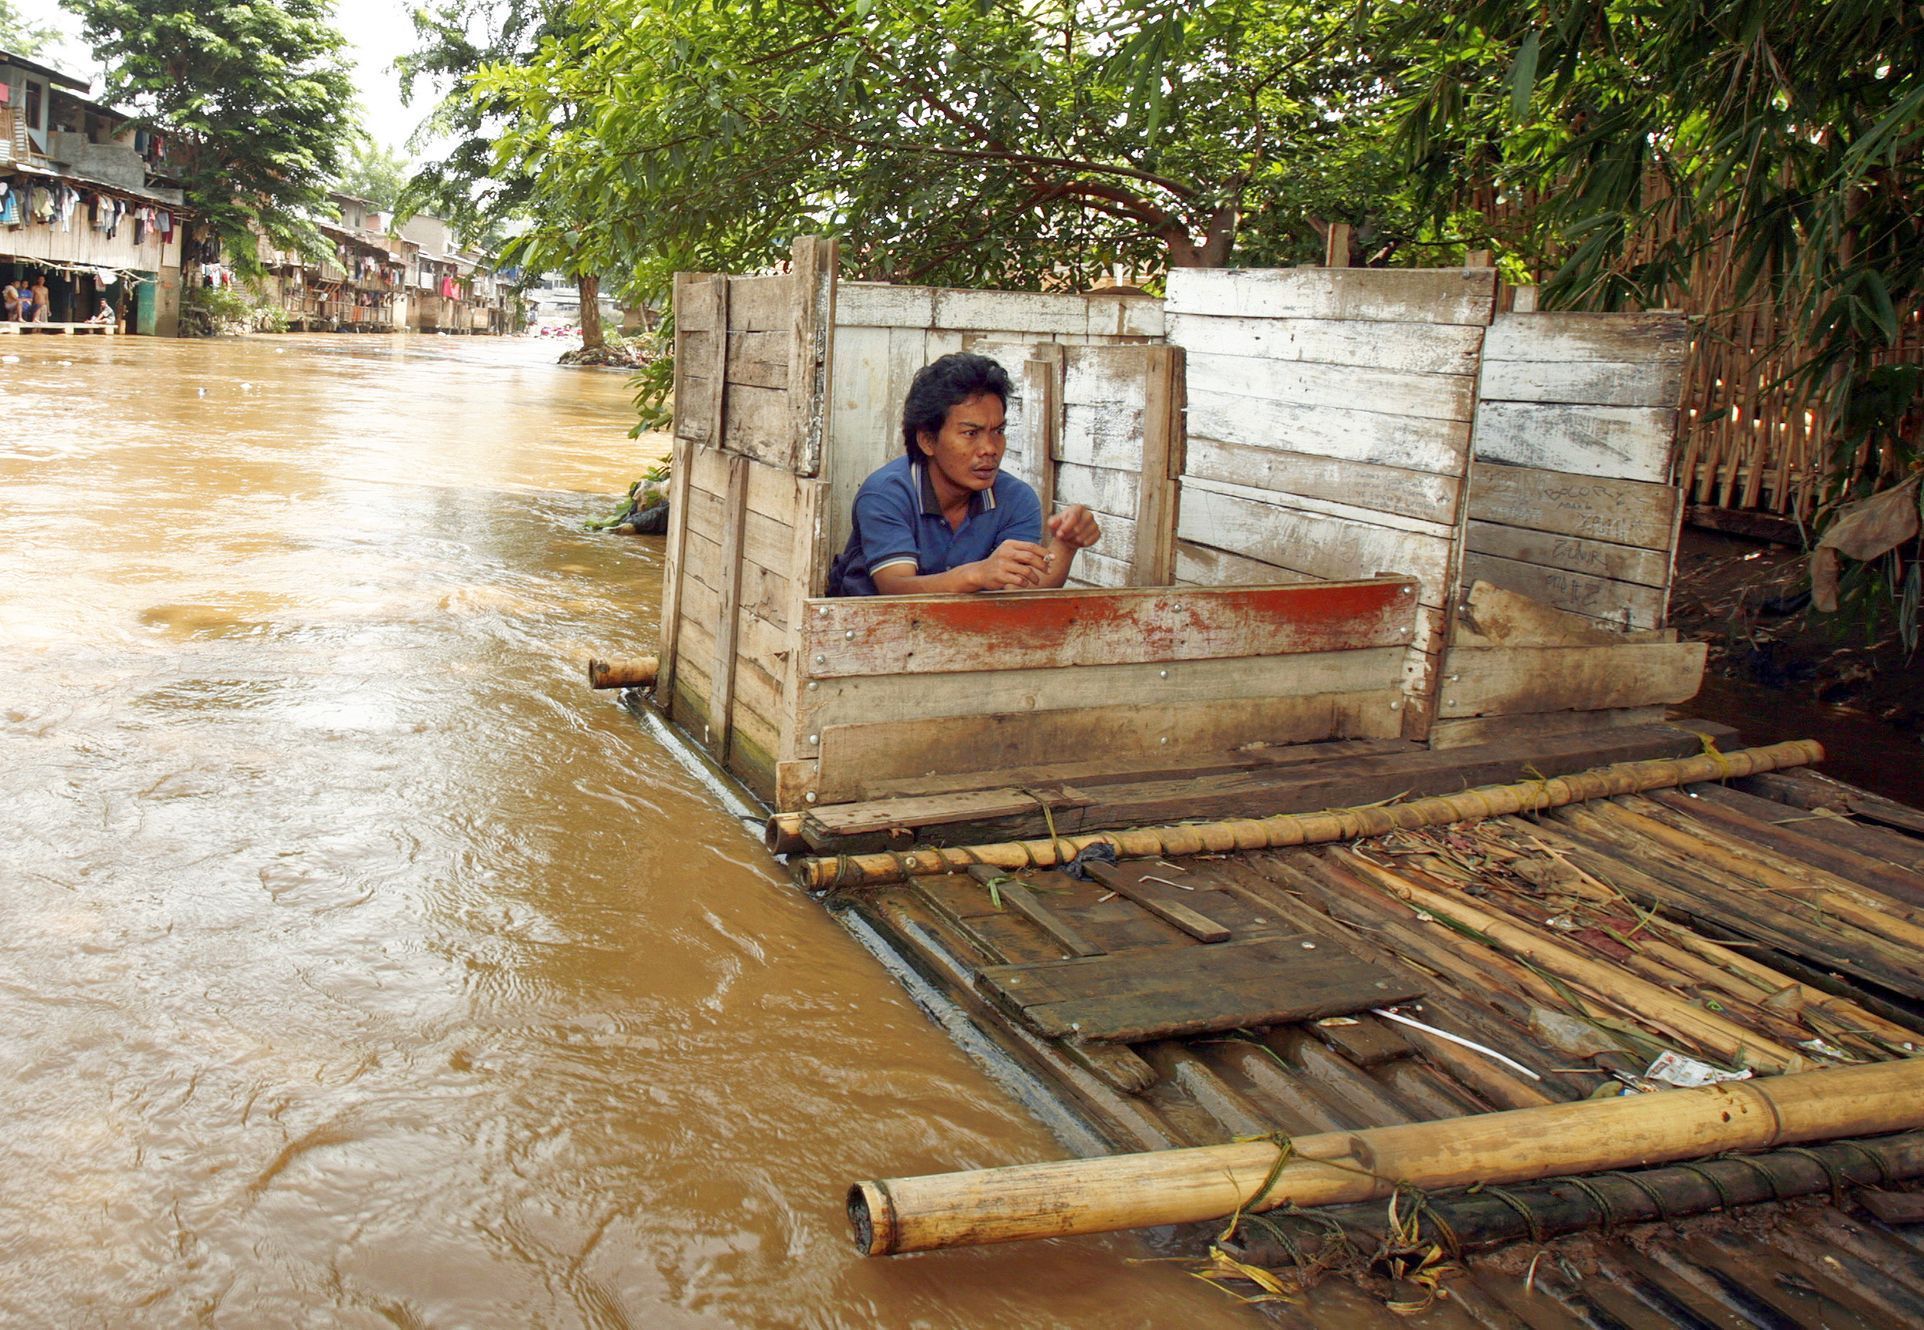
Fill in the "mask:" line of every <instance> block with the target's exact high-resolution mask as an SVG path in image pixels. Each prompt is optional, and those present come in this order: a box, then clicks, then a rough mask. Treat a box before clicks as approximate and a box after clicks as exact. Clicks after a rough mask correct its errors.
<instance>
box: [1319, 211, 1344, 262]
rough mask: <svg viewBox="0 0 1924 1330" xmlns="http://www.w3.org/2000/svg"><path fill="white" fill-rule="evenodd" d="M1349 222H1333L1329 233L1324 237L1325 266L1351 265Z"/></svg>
mask: <svg viewBox="0 0 1924 1330" xmlns="http://www.w3.org/2000/svg"><path fill="white" fill-rule="evenodd" d="M1349 236H1350V226H1349V223H1348V222H1331V223H1330V224H1329V234H1328V235H1326V236H1324V237H1323V266H1324V267H1325V268H1347V267H1349Z"/></svg>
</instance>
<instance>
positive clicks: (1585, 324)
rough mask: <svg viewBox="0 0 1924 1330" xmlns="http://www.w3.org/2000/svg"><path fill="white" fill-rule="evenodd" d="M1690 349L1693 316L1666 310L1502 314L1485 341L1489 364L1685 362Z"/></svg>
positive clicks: (1485, 355) (1676, 363)
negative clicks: (1521, 362) (1646, 312)
mask: <svg viewBox="0 0 1924 1330" xmlns="http://www.w3.org/2000/svg"><path fill="white" fill-rule="evenodd" d="M1689 349H1690V324H1689V320H1688V319H1686V318H1685V317H1684V316H1683V315H1681V314H1677V313H1674V312H1663V311H1658V312H1656V313H1648V314H1591V313H1569V314H1565V313H1555V314H1540V313H1523V312H1518V313H1514V314H1503V315H1499V316H1498V317H1497V319H1496V321H1495V322H1494V323H1492V324H1491V325H1490V331H1489V332H1488V333H1487V334H1485V336H1484V340H1483V358H1484V361H1485V362H1486V363H1487V362H1489V361H1492V360H1498V361H1539V362H1549V361H1563V362H1582V361H1620V362H1626V363H1627V362H1637V363H1644V364H1657V365H1676V366H1681V365H1682V364H1683V363H1684V360H1685V358H1686V356H1687V354H1688V352H1689Z"/></svg>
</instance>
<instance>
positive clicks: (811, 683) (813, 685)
mask: <svg viewBox="0 0 1924 1330" xmlns="http://www.w3.org/2000/svg"><path fill="white" fill-rule="evenodd" d="M821 686H822V685H821V684H819V683H817V682H816V681H815V680H813V679H810V680H809V681H808V691H809V692H811V693H812V692H814V691H815V690H816V689H817V688H820V687H821Z"/></svg>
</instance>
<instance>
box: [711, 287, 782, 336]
mask: <svg viewBox="0 0 1924 1330" xmlns="http://www.w3.org/2000/svg"><path fill="white" fill-rule="evenodd" d="M793 285H794V282H793V279H792V278H790V277H788V276H787V275H779V276H773V277H730V278H729V279H728V321H727V323H726V324H725V325H723V326H725V327H726V328H727V329H728V331H729V332H730V333H750V332H779V333H786V332H788V331H789V328H790V325H791V321H792V320H793V317H794V298H793V296H792V295H791V294H790V292H791V289H792V287H793Z"/></svg>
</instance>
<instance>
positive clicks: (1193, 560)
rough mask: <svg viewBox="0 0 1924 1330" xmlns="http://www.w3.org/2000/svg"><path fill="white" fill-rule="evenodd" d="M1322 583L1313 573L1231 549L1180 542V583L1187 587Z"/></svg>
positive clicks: (1178, 558) (1178, 553)
mask: <svg viewBox="0 0 1924 1330" xmlns="http://www.w3.org/2000/svg"><path fill="white" fill-rule="evenodd" d="M1320 580H1321V579H1320V578H1317V577H1316V576H1314V575H1313V574H1311V573H1305V572H1299V571H1297V570H1296V569H1294V568H1279V567H1277V566H1276V565H1275V564H1273V563H1264V562H1263V561H1262V560H1260V559H1251V558H1248V557H1246V556H1244V555H1241V554H1231V553H1230V552H1229V551H1227V550H1219V549H1212V548H1210V547H1209V546H1207V545H1197V544H1195V543H1193V542H1191V541H1187V540H1179V541H1177V542H1176V581H1177V582H1178V583H1181V584H1184V585H1187V586H1280V585H1287V584H1289V583H1291V582H1315V581H1320Z"/></svg>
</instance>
